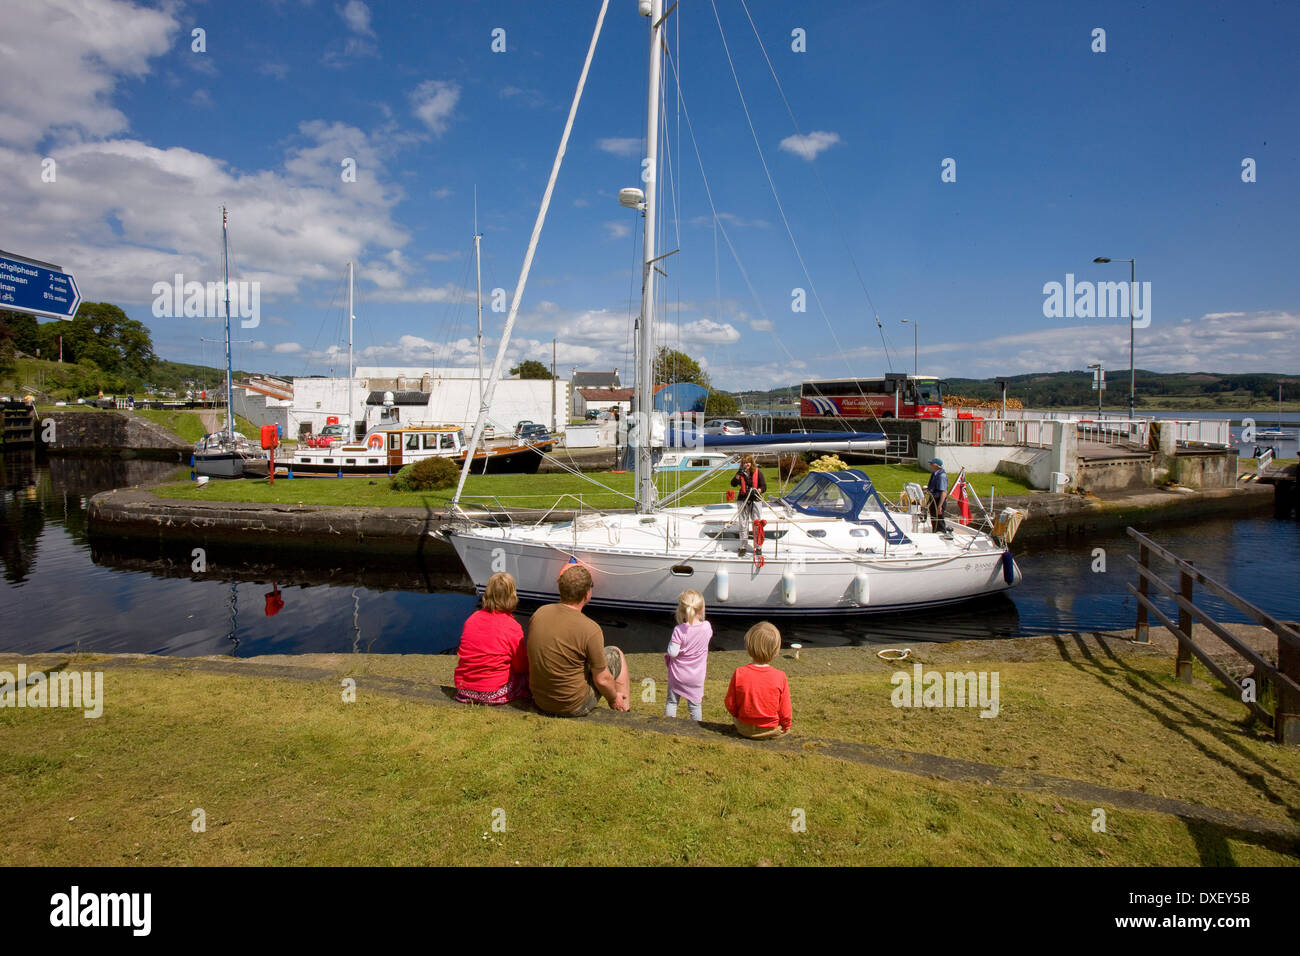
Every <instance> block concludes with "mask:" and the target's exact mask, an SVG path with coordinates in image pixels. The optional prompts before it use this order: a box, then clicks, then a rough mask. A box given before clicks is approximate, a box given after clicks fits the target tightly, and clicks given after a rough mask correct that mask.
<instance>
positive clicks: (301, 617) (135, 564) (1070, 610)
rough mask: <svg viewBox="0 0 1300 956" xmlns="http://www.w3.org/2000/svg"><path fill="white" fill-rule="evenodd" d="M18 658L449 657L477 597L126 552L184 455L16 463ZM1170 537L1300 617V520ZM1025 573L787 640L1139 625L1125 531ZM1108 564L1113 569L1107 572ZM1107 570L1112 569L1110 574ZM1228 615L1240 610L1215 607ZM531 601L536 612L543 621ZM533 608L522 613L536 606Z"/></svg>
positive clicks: (403, 570) (404, 564)
mask: <svg viewBox="0 0 1300 956" xmlns="http://www.w3.org/2000/svg"><path fill="white" fill-rule="evenodd" d="M0 462H2V463H3V476H4V484H3V488H2V489H0V579H2V580H0V650H7V651H19V652H26V653H34V652H41V651H72V650H82V651H101V652H139V653H152V654H174V655H185V656H195V655H203V654H237V655H240V656H245V655H254V654H278V653H304V652H330V653H354V652H356V653H386V654H394V653H396V654H404V653H442V652H450V651H453V650H454V649H455V646H456V643H457V640H458V638H459V635H460V628H461V625H462V623H463V622H464V620H465V618H467V617H468V616H469V614H470V613H471V612H472V611H473V610H474V608H475V606H476V603H477V602H476V598H475V596H474V595H473V593H472V591H471V590H470V587H469V581H468V580H467V579H466V578H465V576H464V574H463V572H462V571H461V568H460V565H459V563H458V562H457V560H456V558H455V555H454V554H453V553H452V552H451V551H450V550H448V551H446V552H439V553H435V554H431V555H428V556H426V557H425V558H423V559H422V560H419V561H415V560H388V561H384V560H376V559H375V558H374V557H373V556H366V555H352V554H343V555H337V554H320V553H315V554H309V555H297V554H295V555H294V556H293V557H292V558H284V557H280V558H275V557H272V556H270V555H267V554H261V553H256V552H255V551H253V550H252V549H250V550H248V551H243V550H239V549H226V550H219V549H211V548H209V549H207V551H206V567H205V568H202V569H196V567H195V563H194V556H193V554H192V547H193V545H192V544H190V543H184V542H178V543H175V544H171V545H168V546H166V547H163V546H158V545H148V546H140V545H136V544H132V545H129V546H128V545H123V544H122V543H120V542H116V541H102V540H99V539H91V538H90V537H88V535H87V531H86V503H87V501H88V500H89V498H90V496H92V495H93V494H95V493H97V492H99V491H104V490H107V489H109V488H114V487H123V486H126V485H132V484H139V483H142V482H147V481H152V480H156V479H158V478H162V477H166V476H168V475H169V474H171V473H173V472H174V471H175V469H176V466H175V465H173V464H165V463H157V462H144V461H113V460H102V459H87V458H51V459H49V460H48V461H45V460H41V461H40V462H38V461H37V460H36V458H35V457H34V456H33V455H32V454H31V453H28V454H26V455H22V454H18V455H9V456H0ZM1151 533H1152V534H1153V535H1154V536H1155V538H1156V540H1158V541H1160V542H1161V543H1163V544H1165V545H1166V546H1167V547H1169V548H1170V549H1172V550H1173V551H1175V552H1176V553H1179V554H1182V555H1184V556H1186V557H1188V558H1189V559H1190V560H1192V561H1194V562H1195V563H1196V564H1197V565H1198V566H1199V567H1201V568H1202V569H1203V570H1205V571H1206V572H1207V573H1209V574H1210V575H1212V576H1215V577H1218V578H1219V579H1220V580H1221V581H1223V582H1224V583H1225V584H1227V585H1228V586H1229V587H1232V588H1234V589H1236V590H1238V592H1239V593H1241V594H1242V595H1244V596H1245V597H1247V598H1248V599H1250V600H1252V601H1254V602H1256V603H1257V604H1260V605H1261V606H1262V607H1264V608H1265V609H1266V610H1268V611H1269V612H1270V613H1272V614H1274V615H1275V616H1277V617H1280V618H1284V619H1291V620H1294V619H1296V618H1297V617H1300V589H1298V588H1297V587H1296V582H1297V577H1298V575H1297V571H1300V528H1298V527H1297V522H1295V521H1294V520H1286V521H1279V520H1275V519H1272V518H1270V517H1263V516H1261V517H1258V518H1249V519H1244V520H1236V521H1230V520H1213V521H1200V522H1196V523H1189V524H1185V525H1178V524H1161V525H1158V526H1156V527H1155V528H1153V529H1151ZM1018 544H1019V547H1017V559H1018V561H1019V562H1020V565H1021V568H1022V570H1023V571H1024V576H1025V580H1024V583H1023V584H1022V585H1021V586H1020V587H1018V588H1016V589H1015V590H1014V591H1012V592H1010V594H1009V595H1002V596H999V597H997V598H995V599H990V600H985V601H981V602H976V603H970V604H966V605H962V606H959V607H957V608H954V609H949V610H939V611H926V612H916V613H912V614H906V615H891V616H888V617H860V618H843V619H839V620H826V621H817V620H800V621H796V622H789V623H785V624H782V625H781V627H782V632H783V634H784V636H785V640H786V642H787V643H789V642H793V641H798V642H800V643H802V644H804V645H805V646H815V645H832V644H906V642H908V641H918V640H964V639H980V638H989V637H1015V636H1024V635H1032V634H1057V633H1068V632H1072V631H1088V630H1099V629H1112V628H1125V627H1131V626H1132V623H1133V619H1134V615H1135V605H1134V602H1133V599H1132V598H1131V597H1130V596H1129V595H1128V592H1127V590H1126V589H1125V587H1124V585H1125V583H1126V582H1128V581H1131V580H1134V575H1133V573H1132V571H1131V570H1130V565H1129V563H1128V562H1127V561H1126V560H1125V559H1124V557H1123V556H1124V555H1125V554H1132V553H1134V548H1133V546H1132V544H1131V542H1130V541H1129V540H1128V539H1127V538H1126V537H1124V535H1123V534H1122V533H1121V534H1105V535H1096V536H1092V537H1090V538H1088V539H1087V540H1086V541H1083V540H1079V539H1072V540H1069V541H1050V540H1039V541H1033V540H1031V541H1025V542H1023V543H1020V542H1018ZM1103 566H1104V570H1100V568H1102V567H1103ZM1094 568H1097V569H1098V570H1094ZM1207 606H1208V607H1212V608H1214V610H1215V611H1216V613H1220V614H1221V615H1222V617H1223V619H1225V620H1241V619H1242V618H1241V617H1240V615H1239V614H1237V612H1235V611H1234V610H1233V609H1231V608H1227V607H1223V606H1221V605H1215V604H1214V603H1213V602H1207ZM526 611H527V609H521V612H522V613H526ZM590 613H591V615H592V617H594V618H595V619H596V620H597V621H598V622H599V623H600V624H601V626H602V627H603V628H604V630H605V634H606V640H608V641H609V642H610V643H617V644H619V645H621V646H622V647H624V648H625V649H627V650H629V651H634V652H635V651H658V650H662V649H663V647H664V646H665V645H666V643H667V637H668V634H669V632H670V631H671V629H672V621H671V620H670V619H669V618H668V617H666V616H658V615H647V614H641V613H634V612H619V611H611V610H603V609H593V610H592V611H591V612H590ZM521 616H522V614H521ZM713 622H714V628H715V634H716V638H715V646H716V647H722V648H739V647H743V645H744V632H745V629H746V628H747V627H748V625H749V624H750V623H752V622H751V621H747V620H733V619H730V618H725V617H716V618H714V619H713Z"/></svg>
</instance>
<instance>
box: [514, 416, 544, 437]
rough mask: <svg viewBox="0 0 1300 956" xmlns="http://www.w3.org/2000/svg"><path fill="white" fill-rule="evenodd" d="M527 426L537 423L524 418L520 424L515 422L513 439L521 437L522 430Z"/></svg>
mask: <svg viewBox="0 0 1300 956" xmlns="http://www.w3.org/2000/svg"><path fill="white" fill-rule="evenodd" d="M528 425H537V422H533V421H529V420H528V419H527V418H525V419H524V420H523V421H521V422H515V437H516V438H521V437H523V434H524V428H525V427H526V426H528ZM538 427H539V428H540V427H541V426H540V425H538Z"/></svg>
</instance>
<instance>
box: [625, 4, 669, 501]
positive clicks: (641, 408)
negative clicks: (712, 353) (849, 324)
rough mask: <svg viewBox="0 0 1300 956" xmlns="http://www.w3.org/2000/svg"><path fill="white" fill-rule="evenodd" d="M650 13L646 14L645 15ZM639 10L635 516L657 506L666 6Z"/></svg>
mask: <svg viewBox="0 0 1300 956" xmlns="http://www.w3.org/2000/svg"><path fill="white" fill-rule="evenodd" d="M647 9H648V10H649V13H648V14H646V10H647ZM640 10H641V12H642V14H643V15H648V16H649V17H650V76H649V82H648V83H647V84H646V85H647V102H646V130H645V143H646V158H645V164H644V167H643V169H642V173H641V178H642V179H643V180H644V181H645V215H644V218H643V228H644V233H643V238H642V250H643V252H644V258H643V261H642V265H641V321H640V325H639V327H638V330H637V331H638V335H637V361H636V412H637V414H636V415H635V417H634V418H633V419H632V420H633V422H635V423H636V429H635V431H634V445H635V448H636V467H635V474H634V477H635V479H636V510H637V511H638V512H640V513H645V512H647V511H649V510H650V509H651V508H652V507H653V506H654V498H655V494H654V461H653V459H652V457H651V456H652V449H651V447H650V437H651V427H650V421H651V415H650V411H651V408H652V406H653V404H654V401H653V396H654V386H655V383H654V307H655V274H654V270H655V212H656V206H657V204H658V193H659V83H660V77H661V74H662V66H663V53H662V45H661V41H660V37H661V36H662V34H663V0H641V3H640Z"/></svg>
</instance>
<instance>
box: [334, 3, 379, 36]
mask: <svg viewBox="0 0 1300 956" xmlns="http://www.w3.org/2000/svg"><path fill="white" fill-rule="evenodd" d="M338 12H339V16H341V17H342V18H343V22H344V23H346V24H347V25H348V29H349V30H351V31H352V32H353V33H356V34H358V35H360V36H367V37H372V36H374V35H375V31H374V30H372V29H371V28H370V8H369V7H368V6H366V5H365V4H364V3H362V2H361V0H348V2H347V3H345V4H344V5H343V6H342V7H339V8H338Z"/></svg>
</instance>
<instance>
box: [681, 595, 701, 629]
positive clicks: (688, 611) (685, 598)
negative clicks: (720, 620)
mask: <svg viewBox="0 0 1300 956" xmlns="http://www.w3.org/2000/svg"><path fill="white" fill-rule="evenodd" d="M702 620H704V595H703V594H701V593H700V592H699V591H683V592H682V594H681V597H679V598H678V599H677V623H678V624H695V623H696V622H697V621H702Z"/></svg>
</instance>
